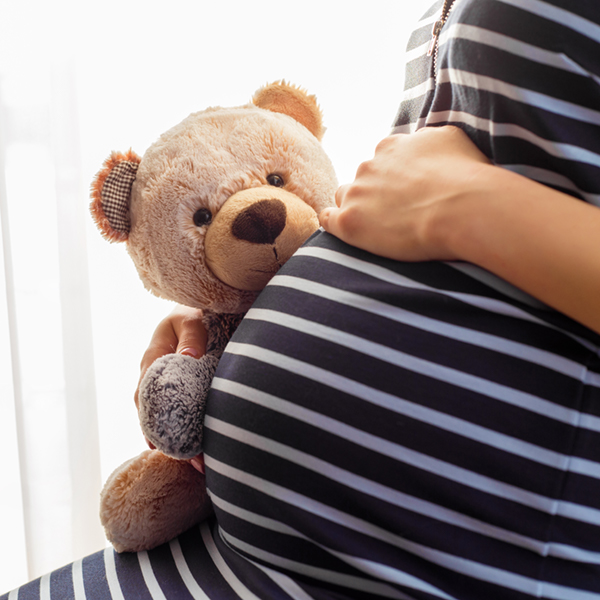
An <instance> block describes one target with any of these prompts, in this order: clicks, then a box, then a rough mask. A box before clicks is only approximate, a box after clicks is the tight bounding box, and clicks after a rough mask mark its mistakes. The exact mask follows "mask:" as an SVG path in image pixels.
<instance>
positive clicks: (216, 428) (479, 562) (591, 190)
mask: <svg viewBox="0 0 600 600" xmlns="http://www.w3.org/2000/svg"><path fill="white" fill-rule="evenodd" d="M440 4H441V3H439V4H438V5H437V6H436V7H435V8H434V9H432V10H431V11H430V12H429V13H428V14H427V15H426V16H425V17H424V20H423V21H422V22H421V24H420V26H419V27H418V29H417V30H416V32H415V34H414V35H413V37H412V38H411V42H410V48H409V57H410V59H411V60H410V62H409V70H408V73H407V99H406V101H405V102H403V104H402V106H401V108H400V111H399V115H398V119H397V123H396V129H395V131H397V132H406V131H413V130H414V129H416V128H417V127H421V126H425V125H439V124H445V123H453V124H457V125H459V126H461V127H463V128H464V129H465V131H466V132H467V133H468V134H469V135H470V136H471V138H472V139H473V140H474V141H475V142H476V143H477V144H478V145H479V147H480V148H481V149H482V150H483V151H484V152H486V154H487V155H488V156H489V157H490V158H491V159H492V160H493V161H495V162H496V163H497V164H500V165H502V166H504V167H506V168H509V169H512V170H515V171H518V172H520V173H523V174H525V175H527V176H529V177H532V178H534V179H537V180H539V181H541V182H544V183H546V184H548V185H551V186H554V187H557V188H558V189H561V190H563V191H566V192H568V193H570V194H572V195H573V196H575V197H576V198H574V199H573V201H574V202H576V201H581V200H586V201H589V202H593V203H597V199H598V198H600V173H599V172H598V166H599V161H600V152H599V151H598V150H599V149H598V147H596V146H597V144H599V143H600V142H598V140H600V136H598V135H597V133H598V123H597V119H599V118H600V112H597V110H598V109H599V108H600V102H599V101H598V100H600V96H599V90H600V88H599V87H598V84H599V80H598V77H600V45H599V44H598V42H600V26H599V25H598V22H599V21H600V9H598V8H596V6H595V3H594V2H592V1H583V0H580V1H578V2H571V3H567V2H566V1H561V0H549V1H544V2H542V1H541V0H458V1H457V2H456V3H455V6H454V8H453V10H452V12H451V13H450V18H449V20H448V22H447V24H446V26H445V27H444V29H443V30H442V36H441V40H440V41H441V45H440V49H439V53H438V56H437V60H436V70H435V73H434V72H433V71H432V58H430V57H427V56H426V52H427V48H428V46H429V42H430V31H431V25H432V23H433V22H434V21H435V20H436V19H437V18H438V14H439V10H440V8H441V6H440ZM577 198H578V199H577ZM599 352H600V336H599V335H597V334H595V333H593V332H591V331H589V330H587V329H586V328H584V327H582V326H581V325H579V324H577V323H575V322H573V321H572V320H570V319H568V318H566V317H565V316H564V315H561V314H558V313H556V312H554V311H552V310H550V309H548V308H547V307H545V306H544V305H542V304H540V303H539V302H537V301H535V300H534V299H533V298H529V297H528V296H526V295H525V294H523V293H522V292H520V291H519V290H516V289H514V288H512V287H510V286H509V285H508V284H506V283H505V282H502V281H500V280H498V279H496V278H494V277H493V276H491V275H490V274H488V273H484V272H483V271H481V270H478V269H476V268H474V267H473V266H472V265H465V264H459V263H439V262H429V263H416V264H413V263H399V262H394V261H390V260H387V259H384V258H380V257H375V256H373V255H370V254H368V253H366V252H363V251H360V250H357V249H355V248H352V247H349V246H347V245H346V244H344V243H342V242H340V241H339V240H337V239H336V238H334V237H332V236H330V235H328V234H325V233H323V232H320V233H317V234H316V235H315V236H313V238H311V240H309V242H308V243H307V244H306V245H305V246H304V247H303V248H302V249H301V250H300V251H298V252H297V253H296V255H294V257H293V258H292V259H291V260H290V261H289V262H288V263H287V264H286V265H285V266H284V267H283V269H282V270H281V271H280V272H279V274H278V275H277V276H276V277H274V278H273V280H272V281H271V282H270V284H269V285H268V286H267V288H266V289H265V291H264V292H263V293H262V294H261V296H260V297H259V299H258V300H257V302H256V303H255V305H254V306H253V308H252V309H251V310H250V312H249V313H248V315H247V316H246V318H245V319H244V321H243V322H242V324H241V325H240V327H239V328H238V330H237V332H236V333H235V335H234V337H233V339H232V341H231V343H230V344H229V345H228V347H227V350H226V352H225V354H224V356H223V358H222V360H221V362H220V365H219V369H218V371H217V376H216V378H215V380H214V383H213V389H212V391H211V394H210V397H209V401H208V413H207V417H206V422H205V426H206V446H205V447H206V455H205V458H206V466H207V481H208V485H209V488H210V492H211V495H212V499H213V502H214V506H215V510H216V520H215V521H212V522H210V523H206V524H204V525H202V526H201V527H197V528H194V529H192V530H190V531H189V532H188V533H186V534H185V535H183V536H181V537H180V538H179V539H177V540H174V541H173V542H171V543H170V544H167V545H165V546H162V547H160V548H158V549H156V550H153V551H151V552H148V553H140V554H138V555H135V554H132V555H115V554H114V553H113V552H112V550H106V551H105V552H101V553H98V554H96V555H93V556H91V557H88V558H86V559H84V560H83V561H79V562H78V563H75V564H74V565H70V566H69V567H66V568H65V569H63V570H61V571H57V572H56V573H53V574H51V575H49V576H47V577H45V578H42V579H41V580H37V581H35V582H33V583H31V584H29V585H28V586H25V587H23V588H21V589H20V590H19V591H17V592H13V593H12V594H11V595H9V596H3V597H2V598H1V599H0V600H7V599H8V600H29V599H30V598H35V599H36V600H37V599H38V598H39V599H43V600H47V599H51V600H54V599H55V598H61V599H63V598H76V599H77V600H79V599H80V598H88V599H92V598H93V599H96V598H113V599H115V600H121V599H129V598H143V599H146V598H153V599H155V600H166V599H168V600H171V599H174V598H177V599H179V598H201V599H205V598H208V599H210V600H221V599H227V600H228V599H233V598H244V599H253V600H255V599H262V600H267V599H281V600H289V599H293V600H333V599H335V600H342V599H366V600H369V599H375V598H378V599H380V598H394V599H400V600H410V599H413V600H416V599H418V600H433V599H436V600H437V599H444V600H451V599H452V600H482V599H485V600H495V599H498V600H500V599H503V600H504V599H515V600H521V599H523V600H525V599H532V598H546V599H552V600H592V599H596V600H600V354H599Z"/></svg>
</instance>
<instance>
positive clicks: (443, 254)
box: [320, 126, 600, 333]
mask: <svg viewBox="0 0 600 600" xmlns="http://www.w3.org/2000/svg"><path fill="white" fill-rule="evenodd" d="M336 202H337V204H338V208H331V209H326V210H324V211H323V212H322V213H321V215H320V220H321V225H322V226H323V228H324V229H325V230H326V231H329V232H330V233H332V234H333V235H335V236H337V237H339V238H340V239H342V240H344V241H346V242H348V243H349V244H352V245H354V246H357V247H359V248H362V249H364V250H368V251H370V252H373V253H374V254H379V255H381V256H386V257H388V258H392V259H396V260H404V261H424V260H463V261H467V262H470V263H473V264H476V265H479V266H480V267H483V268H484V269H487V270H488V271H491V272H492V273H494V274H496V275H498V276H499V277H502V278H503V279H505V280H506V281H508V282H510V283H512V284H513V285H515V286H517V287H518V288H520V289H522V290H524V291H525V292H527V293H529V294H531V295H532V296H534V297H535V298H537V299H539V300H541V301H542V302H544V303H545V304H547V305H549V306H552V307H553V308H555V309H556V310H558V311H560V312H563V313H564V314H566V315H568V316H570V317H571V318H573V319H575V320H576V321H579V322H580V323H582V324H583V325H586V326H587V327H589V328H591V329H593V330H594V331H596V332H597V333H600V310H599V309H598V298H599V297H600V242H599V241H598V240H599V239H600V237H599V234H600V210H599V209H598V207H596V206H593V205H591V204H587V203H586V202H582V201H580V200H577V199H575V198H573V196H570V195H568V194H564V193H562V192H559V191H557V190H555V189H552V188H550V187H548V186H546V185H543V184H541V183H538V182H536V181H534V180H532V179H528V178H526V177H523V176H521V175H518V174H516V173H513V172H511V171H509V170H507V169H503V168H501V167H498V166H494V165H492V164H491V163H490V162H489V161H488V160H487V159H486V157H485V156H484V155H483V154H481V152H480V151H479V150H478V149H477V148H476V147H475V145H474V144H473V143H472V142H471V141H470V140H469V138H468V137H467V135H466V134H465V133H463V132H462V130H460V129H457V128H455V127H450V126H446V127H439V128H438V127H435V128H425V129H422V130H420V131H418V132H417V133H415V134H412V135H394V136H391V137H389V138H386V139H385V140H383V141H382V142H381V143H380V144H379V146H378V147H377V150H376V152H375V156H374V158H373V159H372V160H370V161H367V162H366V163H363V164H362V165H361V166H360V167H359V169H358V172H357V175H356V179H355V181H354V183H352V184H351V185H348V186H342V187H341V188H340V189H339V190H338V192H337V195H336Z"/></svg>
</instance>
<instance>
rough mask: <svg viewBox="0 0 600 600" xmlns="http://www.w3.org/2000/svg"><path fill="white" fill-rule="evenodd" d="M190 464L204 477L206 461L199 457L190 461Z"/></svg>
mask: <svg viewBox="0 0 600 600" xmlns="http://www.w3.org/2000/svg"><path fill="white" fill-rule="evenodd" d="M190 462H191V463H192V466H193V467H194V469H196V471H200V473H202V475H204V461H203V460H200V459H199V458H198V457H197V456H194V458H191V459H190Z"/></svg>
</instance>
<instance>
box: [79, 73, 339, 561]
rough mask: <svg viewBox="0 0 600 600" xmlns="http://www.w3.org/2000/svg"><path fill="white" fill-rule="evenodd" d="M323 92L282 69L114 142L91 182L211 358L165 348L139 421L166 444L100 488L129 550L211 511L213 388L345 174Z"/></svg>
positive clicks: (137, 258) (120, 233) (112, 527)
mask: <svg viewBox="0 0 600 600" xmlns="http://www.w3.org/2000/svg"><path fill="white" fill-rule="evenodd" d="M323 133H324V128H323V125H322V117H321V112H320V109H319V107H318V105H317V103H316V100H315V98H314V96H309V95H308V94H307V93H306V92H304V91H303V90H301V89H299V88H297V87H295V86H292V85H289V84H286V83H285V82H278V83H274V84H271V85H267V86H265V87H264V88H261V89H260V90H259V91H258V92H257V93H256V94H255V95H254V97H253V98H252V103H250V104H248V105H245V106H240V107H236V108H220V107H216V108H208V109H206V110H204V111H202V112H199V113H195V114H192V115H190V116H189V117H187V118H186V119H185V120H184V121H183V122H181V123H180V124H179V125H177V126H175V127H174V128H172V129H171V130H169V131H167V132H166V133H164V134H163V135H162V136H161V137H160V138H159V139H158V140H157V142H156V143H154V144H153V145H152V146H151V147H150V148H149V149H148V150H147V152H146V153H145V155H144V157H143V158H142V159H140V157H138V156H137V155H136V154H134V153H133V152H131V151H130V152H128V153H126V154H117V153H114V154H113V155H111V156H110V157H109V159H108V160H107V161H106V163H105V164H104V168H103V169H102V171H100V173H99V174H98V175H97V177H96V179H95V181H94V183H93V186H92V207H91V210H92V214H93V215H94V218H95V220H96V223H97V225H98V227H99V229H100V231H101V233H102V234H103V235H104V237H105V238H106V239H108V240H109V241H126V243H127V249H128V251H129V254H130V256H131V258H132V259H133V261H134V263H135V265H136V267H137V270H138V272H139V275H140V278H141V279H142V281H143V282H144V285H145V286H146V287H147V288H148V289H149V290H150V291H151V292H153V293H154V294H156V295H157V296H160V297H163V298H166V299H168V300H173V301H175V302H177V303H179V304H184V305H187V306H191V307H195V308H200V309H202V310H203V312H204V324H205V326H206V329H207V332H208V346H207V353H206V355H205V356H204V357H202V358H200V359H194V358H191V357H189V356H181V355H176V354H171V355H168V356H165V357H163V358H161V359H158V360H157V361H156V362H155V363H154V364H153V365H152V366H151V367H150V369H149V370H148V372H147V374H146V376H145V378H144V380H143V382H142V384H141V386H140V408H139V414H140V422H141V425H142V430H143V432H144V434H145V435H146V437H147V438H148V439H149V440H150V441H151V442H152V443H153V444H154V445H155V446H156V448H157V450H152V451H146V452H144V453H143V454H141V455H140V456H139V457H137V458H134V459H132V460H130V461H128V462H126V463H125V464H123V465H122V466H121V467H119V468H118V469H117V470H116V471H115V472H114V473H113V474H112V475H111V477H110V478H109V480H108V481H107V483H106V485H105V488H104V490H103V492H102V497H101V520H102V523H103V525H104V527H105V530H106V534H107V537H108V539H109V540H110V541H111V542H112V543H113V545H114V547H115V548H116V549H117V550H118V551H137V550H142V549H150V548H152V547H154V546H157V545H159V544H161V543H163V542H166V541H168V540H170V539H172V538H173V537H175V536H177V535H178V534H179V533H181V532H183V531H184V530H185V529H187V528H189V527H191V526H192V525H193V524H194V523H197V522H199V521H200V520H202V519H204V518H206V516H207V515H208V514H210V512H211V506H210V500H209V498H208V496H207V493H206V488H205V482H204V477H203V476H202V475H201V474H200V473H198V472H197V471H196V470H195V469H194V468H193V467H192V466H191V465H190V464H189V463H188V462H187V461H185V460H181V459H188V458H191V457H193V456H196V455H197V454H199V453H200V452H201V451H202V423H203V418H204V411H205V400H206V394H207V391H208V389H209V387H210V383H211V381H212V378H213V375H214V372H215V369H216V367H217V364H218V361H219V358H220V356H221V354H222V352H223V350H224V348H225V345H226V343H227V341H228V340H229V338H230V337H231V335H232V334H233V332H234V331H235V328H236V327H237V325H238V323H239V322H240V320H241V319H242V317H243V316H244V314H245V312H246V311H247V310H248V308H249V307H250V305H251V304H252V302H253V301H254V300H255V298H256V297H257V295H258V293H259V292H260V290H262V289H263V287H264V286H265V285H266V284H267V283H268V281H269V280H270V279H271V277H272V276H273V275H274V274H275V273H276V272H277V270H278V269H279V268H280V267H281V266H282V265H283V264H284V263H285V262H286V261H287V260H288V259H289V258H290V257H291V255H292V254H293V253H294V252H295V251H296V250H297V249H298V247H299V246H300V245H301V244H302V243H303V242H304V241H305V240H306V239H307V238H308V237H309V236H310V235H311V234H312V233H314V232H315V231H316V230H317V229H318V226H319V224H318V219H317V214H318V213H319V212H320V211H321V210H322V209H323V208H325V207H326V206H329V205H331V204H332V202H333V198H334V194H335V190H336V188H337V181H336V177H335V173H334V170H333V167H332V165H331V162H330V160H329V159H328V157H327V155H326V154H325V152H324V150H323V148H322V146H321V144H320V139H321V137H322V135H323Z"/></svg>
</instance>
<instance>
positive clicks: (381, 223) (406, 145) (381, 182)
mask: <svg viewBox="0 0 600 600" xmlns="http://www.w3.org/2000/svg"><path fill="white" fill-rule="evenodd" d="M488 166H489V161H488V160H487V158H486V157H485V156H484V155H483V154H482V153H481V152H480V151H479V150H478V149H477V147H476V146H475V145H474V144H473V143H472V142H471V140H470V139H469V138H468V137H467V135H466V134H465V133H464V132H463V131H462V130H460V129H458V128H456V127H449V126H448V127H436V128H425V129H421V130H420V131H418V132H417V133H416V134H413V135H393V136H390V137H388V138H385V139H384V140H383V141H382V142H381V143H380V144H379V145H378V146H377V149H376V151H375V156H374V157H373V158H372V159H371V160H369V161H367V162H365V163H363V164H361V165H360V167H359V168H358V171H357V174H356V179H355V180H354V182H353V183H352V184H349V185H344V186H342V187H340V188H339V189H338V191H337V193H336V204H337V206H338V207H337V208H328V209H325V210H324V211H323V212H322V213H321V215H320V221H321V225H322V226H323V228H324V229H325V230H326V231H328V232H329V233H332V234H333V235H335V236H336V237H339V238H340V239H342V240H344V241H345V242H348V243H349V244H352V245H353V246H357V247H359V248H362V249H363V250H368V251H370V252H373V253H374V254H378V255H381V256H386V257H388V258H394V259H397V260H407V261H421V260H433V259H439V260H443V259H454V258H459V257H457V256H456V255H455V250H454V249H452V248H451V244H450V243H449V240H447V239H445V235H446V233H448V232H447V230H446V227H445V225H444V219H445V215H446V214H448V213H450V212H453V211H456V210H459V209H460V207H459V206H458V205H459V203H460V202H462V201H464V200H465V198H466V197H467V194H466V192H467V191H469V192H470V195H471V196H472V195H473V194H477V193H478V192H479V189H478V188H477V187H475V186H477V185H479V184H478V181H479V179H478V178H479V175H480V172H481V171H482V169H483V170H485V168H486V167H488Z"/></svg>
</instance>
